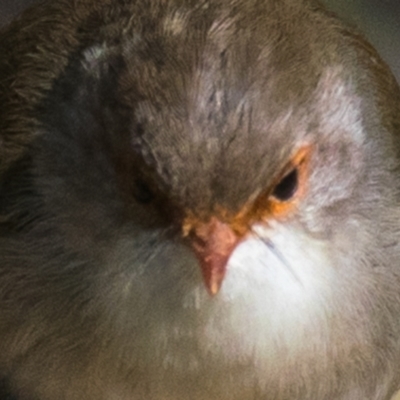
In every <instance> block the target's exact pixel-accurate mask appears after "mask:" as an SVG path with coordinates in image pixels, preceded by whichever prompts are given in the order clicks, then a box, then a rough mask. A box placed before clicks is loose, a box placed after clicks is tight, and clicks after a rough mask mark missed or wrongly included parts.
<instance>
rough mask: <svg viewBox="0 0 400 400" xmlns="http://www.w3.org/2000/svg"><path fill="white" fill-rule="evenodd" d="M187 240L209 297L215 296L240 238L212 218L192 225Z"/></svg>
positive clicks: (225, 225) (222, 223) (223, 224)
mask: <svg viewBox="0 0 400 400" xmlns="http://www.w3.org/2000/svg"><path fill="white" fill-rule="evenodd" d="M189 238H190V243H191V246H192V248H193V250H194V253H195V254H196V256H197V258H198V259H199V261H200V267H201V271H202V275H203V278H204V283H205V285H206V288H207V290H208V292H209V293H210V294H211V295H216V294H217V293H218V292H219V290H220V288H221V285H222V282H223V280H224V277H225V273H226V266H227V263H228V260H229V257H230V256H231V254H232V252H233V250H234V249H235V247H236V246H237V244H238V243H239V241H240V240H241V237H239V236H238V235H237V234H236V233H235V232H234V231H233V229H232V228H231V227H230V226H229V225H228V224H226V223H224V222H221V221H220V220H219V219H218V218H216V217H212V218H211V219H210V220H209V221H208V222H197V223H196V224H195V226H193V225H192V226H191V228H190V236H189Z"/></svg>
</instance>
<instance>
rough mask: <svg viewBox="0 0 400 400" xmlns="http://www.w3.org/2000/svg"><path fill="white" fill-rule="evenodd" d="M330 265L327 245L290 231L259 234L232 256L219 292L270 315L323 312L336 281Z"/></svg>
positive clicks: (277, 229) (287, 228)
mask: <svg viewBox="0 0 400 400" xmlns="http://www.w3.org/2000/svg"><path fill="white" fill-rule="evenodd" d="M255 231H257V228H256V229H255ZM263 238H265V239H263ZM334 262H335V261H334V260H332V259H331V258H330V252H329V248H328V246H327V245H325V244H324V243H320V242H318V241H316V240H315V239H313V238H310V237H308V236H307V235H306V234H305V233H303V232H301V231H299V230H296V229H295V228H293V227H290V226H285V225H284V224H276V226H274V227H270V228H268V229H267V228H260V229H258V232H257V235H254V236H250V237H248V238H246V239H245V240H243V241H242V242H241V243H240V244H239V245H238V247H237V248H236V249H235V250H234V252H233V253H232V255H231V257H230V259H229V262H228V265H227V273H226V278H225V281H224V285H223V286H222V292H223V293H224V294H229V296H231V297H232V296H235V295H238V296H241V295H243V294H245V295H246V296H250V297H253V296H254V297H255V298H256V300H255V301H256V302H257V301H258V299H259V300H262V301H263V302H264V305H266V304H268V305H269V307H270V309H269V312H271V311H273V310H274V309H276V310H278V309H283V308H285V309H288V308H289V309H290V308H293V309H295V310H297V312H298V311H299V309H301V308H304V310H309V309H310V308H315V307H319V306H318V305H321V307H324V306H325V305H326V304H325V303H326V302H327V301H329V298H330V294H331V293H332V287H333V284H332V283H333V282H334V281H335V280H336V279H337V276H336V275H335V268H334Z"/></svg>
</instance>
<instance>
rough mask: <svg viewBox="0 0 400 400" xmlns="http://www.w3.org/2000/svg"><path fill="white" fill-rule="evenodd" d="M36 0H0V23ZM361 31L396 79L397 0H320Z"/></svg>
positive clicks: (399, 49) (399, 55)
mask: <svg viewBox="0 0 400 400" xmlns="http://www.w3.org/2000/svg"><path fill="white" fill-rule="evenodd" d="M36 1H38V0H0V26H2V25H6V24H7V23H8V22H9V21H11V20H12V19H13V18H15V17H16V16H17V15H18V14H19V13H21V12H22V11H23V10H24V9H25V8H26V7H28V6H29V5H30V4H33V3H34V2H36ZM322 1H323V2H324V3H325V4H326V5H327V6H328V7H329V8H330V9H332V10H333V11H335V12H337V13H338V14H339V15H341V16H342V18H344V19H345V20H347V21H348V22H349V23H351V24H353V25H356V26H358V27H359V29H360V30H361V31H363V32H364V33H365V35H366V36H367V37H368V38H369V40H370V41H371V42H372V43H373V44H374V46H375V47H376V48H377V49H378V51H379V52H380V54H381V56H382V57H383V59H384V60H386V62H387V63H388V64H389V65H390V66H391V68H392V70H393V72H394V73H395V75H396V76H397V79H398V81H399V82H400V0H322Z"/></svg>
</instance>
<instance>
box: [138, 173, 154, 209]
mask: <svg viewBox="0 0 400 400" xmlns="http://www.w3.org/2000/svg"><path fill="white" fill-rule="evenodd" d="M133 195H134V197H135V199H136V200H137V201H138V202H139V203H141V204H149V203H151V202H152V201H153V200H154V193H153V192H152V190H151V189H150V188H149V186H148V185H147V184H146V183H145V182H143V181H142V180H141V179H137V180H136V181H135V186H134V189H133Z"/></svg>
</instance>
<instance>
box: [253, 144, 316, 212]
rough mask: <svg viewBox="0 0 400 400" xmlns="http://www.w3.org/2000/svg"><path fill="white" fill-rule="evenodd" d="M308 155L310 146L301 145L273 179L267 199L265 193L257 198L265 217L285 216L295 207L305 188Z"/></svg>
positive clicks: (307, 174) (307, 173) (307, 172)
mask: <svg viewBox="0 0 400 400" xmlns="http://www.w3.org/2000/svg"><path fill="white" fill-rule="evenodd" d="M310 155H311V146H309V145H307V146H303V147H301V148H300V149H299V150H298V151H297V152H296V153H295V155H294V156H293V157H292V159H291V160H290V161H289V163H288V164H287V165H286V166H285V168H284V169H283V171H282V173H281V174H280V175H279V176H278V178H277V179H276V180H275V183H274V184H273V185H272V188H271V189H270V190H269V191H268V193H267V199H266V198H265V195H264V196H262V199H261V198H260V199H259V201H258V203H259V207H261V209H264V211H262V214H267V218H268V217H273V218H285V217H287V216H289V215H290V214H291V213H292V212H293V211H294V210H295V209H296V207H297V205H298V203H299V200H300V199H301V198H302V197H303V196H304V193H305V192H306V190H307V183H308V177H309V168H308V165H309V159H310ZM260 211H261V210H260Z"/></svg>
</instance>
